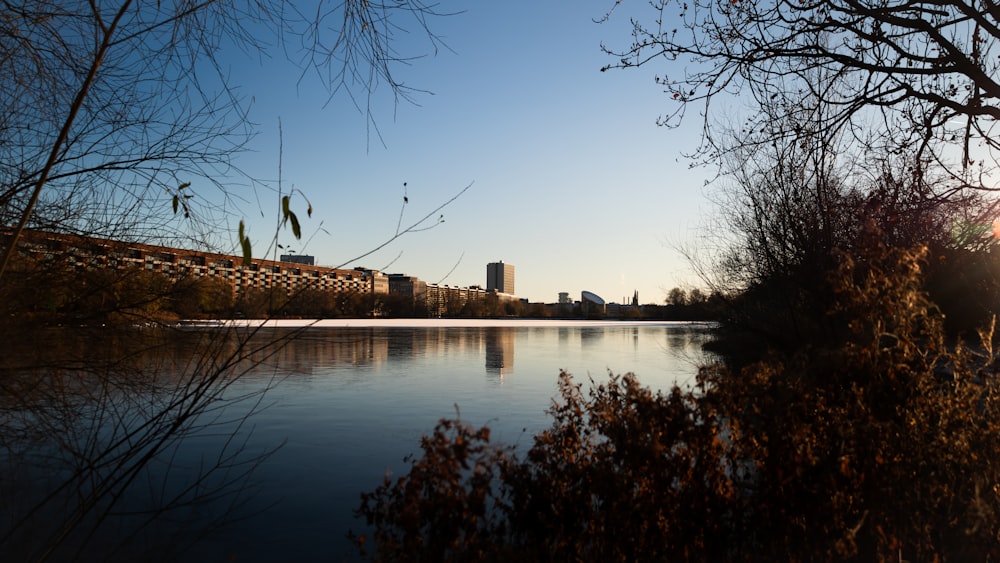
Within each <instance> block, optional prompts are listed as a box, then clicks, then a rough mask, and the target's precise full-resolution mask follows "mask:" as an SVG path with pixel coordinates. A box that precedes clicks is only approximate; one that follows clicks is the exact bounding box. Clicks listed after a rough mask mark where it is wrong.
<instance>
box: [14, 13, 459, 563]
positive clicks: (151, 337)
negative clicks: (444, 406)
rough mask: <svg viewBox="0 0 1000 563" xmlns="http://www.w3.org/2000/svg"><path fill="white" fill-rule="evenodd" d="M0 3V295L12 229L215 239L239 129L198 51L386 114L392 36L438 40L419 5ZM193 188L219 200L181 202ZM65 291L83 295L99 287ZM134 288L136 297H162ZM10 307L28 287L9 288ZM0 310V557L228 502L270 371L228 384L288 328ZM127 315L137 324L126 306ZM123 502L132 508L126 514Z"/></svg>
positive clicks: (232, 197)
mask: <svg viewBox="0 0 1000 563" xmlns="http://www.w3.org/2000/svg"><path fill="white" fill-rule="evenodd" d="M0 1H2V10H0V132H2V133H0V224H2V225H3V226H4V227H5V232H4V233H3V234H4V236H3V237H2V239H0V240H2V243H0V249H2V263H0V289H2V290H3V291H2V292H0V293H2V294H4V295H6V294H9V293H10V291H8V290H11V289H12V288H13V286H14V285H15V284H13V283H12V278H13V276H10V275H9V273H8V274H5V271H7V270H8V268H9V267H10V266H11V264H16V263H17V262H18V260H19V259H18V256H17V248H18V244H19V238H20V235H21V233H22V232H23V229H25V228H28V227H41V228H47V229H53V230H59V231H66V232H73V233H80V234H87V235H97V236H103V237H107V238H120V237H126V236H127V237H128V238H130V239H132V240H135V239H136V238H138V237H139V236H140V235H141V236H142V237H143V238H146V239H154V240H159V241H165V240H170V238H171V237H177V236H191V237H194V238H196V239H197V240H199V241H201V242H204V240H205V239H206V237H208V236H209V234H210V232H211V231H217V230H218V225H219V224H220V223H221V222H222V221H223V220H224V219H225V218H227V217H228V216H229V215H230V214H231V213H232V211H233V209H234V208H235V207H237V206H236V204H237V203H238V202H239V201H240V198H241V197H243V196H242V195H241V194H239V193H234V192H233V191H231V188H230V187H227V186H228V185H224V181H223V180H224V179H231V178H233V177H234V176H238V175H239V174H241V172H240V171H239V170H237V169H236V168H235V167H234V164H233V163H234V161H233V156H234V154H236V153H237V152H238V151H239V150H240V149H241V148H242V147H243V146H244V145H245V143H246V142H247V140H248V139H249V138H250V137H251V136H252V135H253V133H254V131H253V127H252V125H251V124H250V122H249V121H248V119H247V109H248V105H247V103H246V100H245V99H243V98H242V97H241V95H240V94H239V92H238V89H237V86H238V85H236V84H232V83H230V82H229V80H228V76H227V74H226V71H225V69H224V68H223V66H222V65H221V63H220V60H219V59H218V58H217V57H218V56H219V53H223V52H230V51H232V50H233V49H242V50H243V51H244V52H245V53H246V54H247V55H249V56H268V55H270V54H271V52H272V51H278V52H280V53H282V54H283V56H286V57H287V58H289V59H290V60H291V61H292V62H293V63H296V64H298V65H299V67H300V68H301V69H302V74H303V79H304V80H305V79H308V80H313V79H318V80H319V82H320V86H321V87H324V88H326V89H327V92H329V94H330V95H331V96H333V95H336V94H338V93H339V92H342V91H343V92H345V93H346V94H348V95H350V96H351V98H352V100H353V101H354V103H355V104H356V105H357V107H358V108H359V110H361V111H362V112H365V113H368V112H370V111H371V109H372V102H371V100H372V98H371V96H372V92H373V91H374V90H375V89H376V88H378V87H387V88H388V89H389V90H390V91H391V92H393V93H394V95H395V96H396V99H397V100H405V99H408V97H409V96H410V95H412V94H413V93H414V91H413V90H412V89H410V88H409V87H408V86H407V85H405V84H403V83H401V82H399V81H397V80H396V79H395V78H394V76H393V68H394V67H395V65H396V64H397V63H400V62H404V61H407V60H408V59H409V58H411V55H409V54H404V53H400V52H397V51H396V48H395V42H394V38H395V36H396V34H397V33H398V32H399V30H401V29H408V30H411V31H412V30H414V29H415V30H420V31H423V32H424V33H426V35H427V38H428V45H429V46H430V47H431V48H432V49H436V48H437V47H438V46H439V43H438V41H437V39H436V38H435V37H434V35H433V34H432V33H431V32H430V30H429V27H428V22H429V18H431V17H432V16H435V15H438V13H437V12H436V11H435V7H434V6H433V5H430V4H425V3H424V2H423V1H422V0H407V1H404V2H395V1H393V2H371V1H367V0H365V1H355V0H347V1H346V2H336V3H327V2H321V3H319V4H318V5H315V4H314V5H310V8H309V10H308V11H305V10H302V9H300V7H298V6H297V5H295V4H294V3H292V2H287V1H285V0H255V1H251V2H247V3H243V2H229V1H223V0H217V1H213V0H203V1H199V0H182V1H178V2H144V1H141V0H117V1H107V2H102V1H100V0H79V1H61V0H60V1H47V0H39V1H34V0H33V1H30V2H29V1H16V0H0ZM368 115H369V119H371V116H370V113H368ZM195 179H197V180H198V181H199V182H204V183H205V184H214V185H215V187H216V188H217V189H218V190H219V194H218V195H216V196H214V197H190V196H191V195H192V194H191V193H190V192H192V191H194V190H193V189H192V188H190V187H188V182H191V181H192V180H195ZM247 181H248V182H252V181H253V179H248V180H247ZM199 189H200V188H199ZM201 195H202V196H204V195H205V194H203V193H202V194H201ZM281 195H283V194H280V193H279V196H281ZM281 201H282V206H283V207H284V209H282V212H283V217H284V218H285V219H287V218H288V217H289V216H290V215H289V209H288V200H287V199H281ZM210 202H214V203H210ZM291 216H294V215H291ZM179 217H183V218H185V219H187V221H184V222H183V223H182V224H178V223H177V222H176V218H179ZM420 225H421V224H420V223H418V226H420ZM8 227H9V228H8ZM412 229H413V228H412V227H411V229H410V230H403V231H398V232H397V233H396V236H397V237H398V236H400V235H401V234H402V233H405V232H412ZM240 239H241V243H242V242H243V239H244V236H242V233H241V236H240ZM19 267H20V266H19ZM25 268H27V269H26V270H24V272H28V273H30V274H31V277H30V278H26V279H30V281H31V283H33V284H36V285H35V287H48V286H47V285H46V280H47V281H49V282H51V281H54V280H55V278H54V277H53V276H54V275H57V274H58V275H60V276H62V277H61V278H60V279H59V280H58V281H59V283H73V282H74V280H73V279H72V276H64V275H63V274H64V273H65V272H63V271H62V270H61V269H60V268H48V267H34V268H32V266H31V265H30V264H27V265H25ZM19 273H22V272H20V271H19ZM139 273H141V272H139ZM112 277H114V278H115V279H116V281H122V280H123V279H125V278H131V277H135V276H131V273H130V272H125V273H122V274H121V275H120V276H119V275H116V276H112ZM77 281H79V280H77ZM126 281H128V280H126ZM22 289H23V291H21V290H22ZM83 289H84V291H83V292H82V293H81V295H84V298H89V297H90V296H93V295H97V293H99V292H91V291H89V289H88V288H83ZM145 291H146V293H149V294H150V295H147V296H145V297H140V299H139V301H143V302H149V301H150V300H155V299H159V298H162V297H164V296H163V295H152V293H153V292H154V290H153V289H152V288H149V287H146V288H145ZM15 293H19V294H20V295H23V296H26V299H29V300H30V299H32V295H34V296H35V297H34V298H35V299H37V297H38V295H39V294H38V293H37V292H35V293H34V294H33V293H32V292H31V287H28V286H25V287H23V288H20V289H18V291H17V292H15ZM49 295H56V292H50V293H49ZM64 296H65V295H63V294H60V295H59V296H58V298H59V299H61V298H63V297H64ZM31 305H35V306H37V305H41V304H39V303H33V304H31ZM15 312H17V313H21V314H19V315H15V316H11V315H4V318H3V319H2V320H0V337H2V338H3V340H4V341H5V342H6V343H7V346H6V348H5V354H4V358H2V359H0V374H2V376H3V377H0V474H2V475H4V477H3V478H2V479H0V558H2V559H5V560H7V559H10V560H24V561H44V560H72V559H94V558H96V557H98V556H99V557H101V558H102V559H113V558H120V559H123V560H130V559H135V558H136V557H138V555H137V554H136V552H134V551H131V549H133V548H134V547H135V545H136V544H134V543H130V542H131V540H135V539H137V538H141V535H142V534H143V532H144V530H146V529H147V526H148V525H149V524H150V523H151V522H153V521H154V520H156V519H159V518H160V517H162V516H164V515H169V514H177V513H178V511H183V510H185V509H190V507H192V506H195V505H197V504H198V503H202V502H215V501H218V500H219V499H220V498H221V499H228V500H229V501H231V503H236V504H238V502H239V501H240V500H241V499H245V498H246V495H245V493H246V491H245V490H244V489H243V487H244V486H245V484H246V480H245V479H246V477H247V475H248V474H249V472H250V471H251V470H252V469H253V467H254V466H255V465H256V464H257V463H259V462H260V461H262V460H263V459H265V458H266V456H267V455H268V451H263V452H261V451H247V449H246V441H245V440H246V437H247V435H248V433H249V432H250V431H251V428H250V420H251V419H250V417H251V415H252V414H253V413H254V412H256V411H257V410H258V409H259V408H260V407H261V406H262V404H263V403H262V402H261V401H262V400H263V393H264V392H265V391H266V390H267V389H268V388H269V387H270V385H271V384H273V383H275V382H276V381H277V380H278V379H280V374H276V375H275V377H274V379H273V380H271V381H270V383H268V384H266V385H264V386H262V387H257V388H255V390H251V391H249V392H248V391H244V390H242V388H236V387H234V383H236V382H238V381H240V377H241V375H242V374H244V373H246V372H247V371H248V370H250V369H255V368H256V366H259V365H260V364H261V362H262V361H264V360H266V359H267V358H270V357H272V356H273V354H274V353H275V352H276V351H277V350H279V349H280V348H281V346H282V344H283V343H284V342H286V341H287V339H288V338H292V337H294V336H295V334H294V333H290V334H283V335H278V336H268V337H261V336H260V335H258V334H257V333H256V331H255V330H245V331H244V330H239V329H233V330H220V331H214V332H209V333H196V334H178V333H177V332H176V331H172V330H167V329H164V328H162V327H161V328H159V329H155V330H153V329H143V330H140V331H137V329H135V328H132V329H130V330H127V331H124V332H122V331H116V330H113V329H111V328H109V327H101V328H97V327H94V326H90V327H89V328H86V329H81V330H64V329H59V328H50V327H45V326H40V327H39V326H26V324H25V323H24V321H25V320H26V319H27V318H28V314H27V313H29V312H30V311H29V307H25V308H22V309H21V310H19V311H15ZM129 314H131V315H138V316H135V317H134V319H135V320H139V321H141V320H142V319H141V318H140V317H141V315H142V311H141V310H140V308H135V307H131V308H130V312H129ZM150 320H155V319H150ZM208 430H211V431H213V432H217V433H221V435H223V436H227V437H228V438H227V439H226V440H225V441H223V445H222V446H221V448H220V449H219V450H218V451H215V452H211V455H208V456H206V457H205V458H204V459H202V460H200V461H199V462H197V463H194V464H191V463H187V462H182V461H181V459H180V457H178V456H180V455H181V454H180V452H181V445H182V444H183V443H185V442H186V441H187V440H189V439H191V438H192V437H193V436H196V435H199V434H202V433H204V432H206V431H208ZM143 490H145V491H146V492H147V493H148V494H147V495H145V498H147V499H148V502H145V503H139V504H136V503H137V502H138V501H137V500H136V499H137V498H141V496H138V495H137V492H141V491H143ZM123 519H124V520H123ZM125 521H127V524H123V522H125ZM148 555H149V554H148V553H144V554H142V557H143V558H145V557H146V556H148ZM158 555H159V556H160V557H161V558H164V559H166V558H169V557H171V556H175V555H176V552H175V551H162V552H160V553H158Z"/></svg>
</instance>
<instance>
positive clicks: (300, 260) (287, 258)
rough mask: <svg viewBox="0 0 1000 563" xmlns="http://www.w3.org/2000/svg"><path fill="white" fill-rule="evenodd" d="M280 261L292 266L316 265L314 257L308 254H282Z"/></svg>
mask: <svg viewBox="0 0 1000 563" xmlns="http://www.w3.org/2000/svg"><path fill="white" fill-rule="evenodd" d="M281 261H282V262H291V263H293V264H305V265H306V266H315V265H316V257H315V256H310V255H308V254H282V255H281Z"/></svg>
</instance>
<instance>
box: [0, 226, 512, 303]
mask: <svg viewBox="0 0 1000 563" xmlns="http://www.w3.org/2000/svg"><path fill="white" fill-rule="evenodd" d="M10 236H11V234H10V231H4V232H2V237H3V239H4V243H5V244H4V246H6V243H7V241H9V240H10ZM18 247H19V254H20V255H21V256H24V257H30V258H34V259H36V260H38V261H40V262H42V263H44V262H47V261H52V260H56V259H58V260H60V261H62V262H63V263H65V264H68V265H69V266H70V267H73V268H77V269H91V268H114V269H124V268H141V269H144V270H148V271H152V272H159V273H162V274H163V275H165V276H166V277H168V278H169V279H172V280H175V281H176V280H179V279H184V278H189V277H204V276H207V277H212V278H218V279H222V280H225V281H226V282H228V283H229V284H230V286H231V287H232V290H233V294H234V295H239V294H241V293H243V292H245V291H249V290H253V289H264V290H270V289H281V290H284V291H285V292H286V293H287V294H288V295H292V294H294V293H295V292H297V291H300V290H303V289H307V288H309V289H317V290H320V291H330V292H337V293H339V292H356V293H363V294H374V295H385V294H388V293H394V294H401V295H406V296H409V297H411V298H412V299H414V302H420V303H422V304H425V305H426V309H427V311H428V314H430V315H446V314H451V313H454V312H457V311H459V310H461V308H462V307H463V306H464V305H465V304H466V303H468V302H470V301H477V300H482V299H486V297H487V296H488V295H491V294H498V292H497V291H496V290H492V289H490V290H484V289H482V288H480V287H478V286H472V287H456V286H448V285H443V286H442V285H437V284H428V283H426V282H423V281H421V280H420V279H419V278H416V277H414V276H407V275H403V274H392V275H386V274H384V273H382V272H379V271H377V270H369V269H364V268H356V269H354V270H343V269H336V268H327V267H324V266H313V265H309V264H303V263H296V262H288V261H273V260H263V259H252V260H250V263H249V264H244V263H243V259H242V257H239V256H233V255H228V254H218V253H212V252H200V251H195V250H184V249H179V248H171V247H166V246H156V245H149V244H139V243H129V242H120V241H114V240H108V239H99V238H91V237H83V236H77V235H67V234H58V233H48V232H41V231H25V232H24V233H23V234H22V236H21V238H20V239H19V242H18ZM498 297H499V298H500V299H501V301H506V300H511V299H516V298H515V297H514V296H513V295H508V294H503V293H499V295H498Z"/></svg>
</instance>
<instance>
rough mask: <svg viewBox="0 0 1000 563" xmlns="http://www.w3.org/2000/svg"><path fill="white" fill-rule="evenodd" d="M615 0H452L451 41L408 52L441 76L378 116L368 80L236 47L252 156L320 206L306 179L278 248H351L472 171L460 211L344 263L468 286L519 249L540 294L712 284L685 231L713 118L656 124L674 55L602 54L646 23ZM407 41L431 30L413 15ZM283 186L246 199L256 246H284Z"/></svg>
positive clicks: (327, 255) (691, 222) (529, 284)
mask: <svg viewBox="0 0 1000 563" xmlns="http://www.w3.org/2000/svg"><path fill="white" fill-rule="evenodd" d="M612 6H613V3H611V2H605V1H593V0H592V1H588V2H583V3H574V4H573V5H572V6H560V5H555V4H544V5H534V4H529V3H528V2H512V3H506V4H503V5H485V4H476V5H471V6H460V5H458V3H457V2H449V3H445V4H443V5H442V6H441V10H442V11H445V12H448V11H458V9H464V12H462V13H458V14H455V15H451V16H447V17H442V18H437V19H435V20H433V21H431V22H430V25H431V28H432V30H433V31H434V32H435V33H436V34H437V35H438V36H439V37H440V38H441V40H442V41H443V42H444V43H446V44H447V46H448V48H450V49H451V50H450V51H449V50H447V49H443V50H440V51H439V52H438V54H437V55H436V56H429V57H427V58H424V59H419V60H414V61H412V62H411V64H410V65H409V66H405V67H402V68H399V69H397V72H398V74H397V78H398V79H400V80H401V81H403V82H404V83H406V84H407V85H408V86H411V87H413V88H416V89H425V90H428V91H429V93H417V94H416V96H415V101H416V104H410V103H407V102H401V103H399V104H398V105H396V106H394V104H393V100H392V99H391V92H389V91H388V89H385V88H382V89H379V90H378V91H377V92H376V93H375V95H374V96H373V97H372V113H373V116H374V119H375V124H376V125H377V130H374V129H369V128H368V125H369V124H368V123H367V122H366V116H365V114H364V113H363V112H359V111H358V109H357V108H356V107H355V105H354V102H353V101H352V100H351V98H350V97H348V96H346V95H344V93H343V92H341V93H339V94H338V95H336V96H334V97H333V98H328V94H327V92H326V91H325V90H323V89H322V88H320V87H318V86H316V85H315V84H313V83H312V82H311V81H310V77H308V76H307V77H302V76H301V71H299V70H298V69H297V68H296V67H295V66H294V65H292V64H290V63H287V62H286V61H285V60H284V59H283V58H282V56H281V55H274V56H272V57H271V58H270V59H268V60H265V61H263V62H260V63H259V64H258V62H256V61H248V60H246V57H245V56H234V57H233V58H232V62H231V66H230V68H228V69H226V72H227V73H228V74H229V75H230V76H231V77H232V78H231V80H232V82H233V84H235V85H238V86H239V87H240V92H241V93H242V94H243V95H244V96H246V97H248V98H251V99H252V100H253V104H252V106H251V111H250V116H249V117H250V119H251V120H252V121H253V122H255V123H257V124H258V130H259V135H258V136H257V137H256V138H255V139H254V140H253V141H252V142H251V145H250V147H249V148H250V149H251V151H252V152H248V153H246V154H242V155H239V156H238V157H237V160H236V164H237V166H239V167H240V168H241V169H243V170H244V171H245V172H246V173H247V174H249V175H250V176H251V177H255V178H262V179H265V180H268V179H269V180H270V181H271V186H276V185H277V177H278V170H279V168H280V170H281V185H282V190H283V193H285V194H287V193H289V191H290V190H292V189H294V190H296V191H297V192H300V193H301V194H304V195H305V197H306V198H307V199H308V201H309V202H310V203H311V205H312V208H313V214H312V217H311V218H309V219H305V213H304V212H303V211H304V208H305V206H306V205H307V204H306V203H305V200H304V199H302V198H300V197H299V196H298V195H295V196H293V208H295V209H298V210H299V212H298V214H299V217H300V219H302V232H303V237H302V240H301V241H296V240H294V239H293V238H292V237H291V234H290V233H289V232H288V231H287V230H285V231H282V233H281V235H280V238H279V243H280V244H282V246H283V247H284V248H283V249H280V250H277V249H271V253H272V254H273V253H275V252H277V253H287V252H288V251H289V250H294V251H295V252H296V253H300V254H311V255H314V256H316V261H317V264H322V265H339V264H341V263H342V262H343V261H346V260H349V259H350V258H352V257H354V256H358V255H360V254H362V253H364V252H366V251H368V250H370V249H372V248H375V247H377V246H378V245H380V244H382V243H383V242H385V241H386V240H387V239H389V238H390V237H391V236H392V234H393V233H394V232H395V231H396V230H397V229H398V228H400V227H399V226H400V225H402V226H404V227H405V226H406V225H408V224H410V223H412V222H413V221H415V220H416V219H418V218H419V217H422V216H424V215H425V214H427V213H429V212H430V211H431V210H433V209H434V208H436V207H437V206H439V205H441V204H442V203H444V202H446V201H447V200H448V199H450V198H451V197H453V196H454V195H455V194H457V193H459V192H460V191H461V190H462V189H463V188H465V187H466V186H468V185H469V184H472V187H471V188H470V189H469V190H468V191H467V192H465V193H464V194H463V195H462V196H461V197H459V198H458V199H456V200H455V201H454V202H453V203H452V204H451V205H449V206H448V207H447V208H446V209H444V210H443V216H444V222H443V223H440V224H438V225H437V226H435V227H433V228H431V229H429V230H424V231H422V232H417V233H411V234H409V235H406V236H404V237H402V238H401V239H399V240H396V241H394V242H392V243H391V244H388V245H386V246H385V248H382V249H381V250H379V251H378V252H375V253H373V254H372V255H370V256H367V257H366V258H364V259H362V260H358V261H354V262H350V263H348V264H346V265H345V266H344V267H347V268H354V267H358V266H361V267H366V268H372V269H378V270H382V271H385V272H390V273H397V272H398V273H404V274H409V275H413V276H417V277H419V278H421V279H423V280H426V281H427V282H428V283H440V284H451V285H462V286H467V285H476V284H479V283H481V279H482V278H483V273H482V269H483V265H484V264H487V263H489V262H494V261H498V260H503V261H504V262H509V263H512V264H516V265H517V294H518V296H519V297H522V298H526V299H528V300H530V301H533V302H554V301H556V300H557V298H558V293H559V292H563V291H566V292H569V293H570V294H578V293H579V292H580V291H583V290H587V291H592V292H594V293H596V294H598V295H602V296H604V297H605V298H607V299H609V300H618V299H619V298H620V297H621V296H623V295H625V296H631V295H632V293H633V291H636V290H637V291H638V292H639V295H640V297H641V299H642V301H643V302H646V303H662V302H663V300H664V299H665V297H666V293H667V291H668V290H669V289H670V288H672V287H678V286H679V287H690V286H698V285H700V284H699V283H698V281H697V278H696V277H695V276H694V275H693V273H692V271H691V268H690V266H689V265H688V264H687V262H686V260H685V259H684V258H683V257H682V256H681V255H680V253H678V252H677V251H676V250H675V249H674V248H672V246H674V245H687V246H690V245H692V244H693V243H694V241H695V240H696V239H697V237H698V236H699V234H700V233H701V231H700V230H699V229H701V228H702V227H703V225H704V223H703V217H704V216H705V212H704V211H705V208H707V207H708V205H709V204H708V202H707V200H706V198H705V194H704V189H703V186H704V179H705V177H706V176H707V173H706V172H705V171H703V170H691V169H689V166H688V163H687V161H685V160H684V158H683V157H682V155H681V153H682V151H683V150H685V149H687V150H690V149H692V148H693V147H694V145H695V144H696V143H697V141H698V137H697V136H696V135H693V134H691V133H690V131H691V130H692V129H697V126H698V125H699V124H697V123H694V124H693V126H694V127H692V123H688V124H686V125H685V128H683V129H680V130H674V129H666V128H662V127H659V126H657V125H656V119H657V117H658V116H660V115H661V114H662V113H665V112H667V111H669V110H670V105H669V100H668V99H667V96H666V95H664V94H663V93H662V92H661V91H660V90H659V89H658V88H657V87H656V85H655V83H654V80H653V77H654V75H655V74H656V72H657V71H658V70H659V71H662V69H661V68H658V66H659V65H653V66H651V67H650V68H648V69H642V70H635V71H627V72H626V71H609V72H605V73H602V72H600V68H601V67H602V66H603V65H605V64H607V63H609V62H612V60H611V58H610V57H609V56H607V55H605V54H603V53H602V52H601V49H600V45H601V41H604V42H605V43H606V44H608V45H609V46H623V45H627V43H628V41H629V39H630V35H629V31H630V28H629V25H628V17H629V15H630V14H628V13H624V12H622V13H616V14H615V15H614V17H612V18H611V20H610V21H609V22H608V23H604V24H596V23H594V21H593V20H594V19H597V18H600V17H601V16H602V15H603V14H604V11H605V10H606V9H608V8H610V7H612ZM623 9H624V8H622V7H619V10H623ZM643 14H645V17H646V18H647V19H648V17H649V15H648V9H646V10H643V11H642V12H640V13H639V14H638V17H644V15H643ZM512 31H516V34H515V33H512ZM397 48H398V49H399V50H400V51H401V52H402V53H404V54H410V53H415V52H416V53H419V52H426V51H428V49H430V48H431V45H430V44H429V42H428V41H427V40H426V38H422V37H421V36H420V35H419V33H417V32H413V33H412V34H410V35H409V36H407V37H405V38H403V40H402V42H400V43H397ZM223 60H229V59H227V58H226V56H225V54H223ZM324 106H325V107H324ZM279 121H280V130H281V134H280V135H279V132H278V131H279ZM383 143H384V144H383ZM404 184H405V185H404ZM195 187H197V186H195ZM268 197H271V194H270V193H268V192H266V191H260V192H254V193H253V194H248V195H245V196H244V197H243V199H244V200H245V201H247V202H249V203H248V205H246V206H245V207H244V208H242V209H240V210H239V213H240V214H242V216H243V217H245V219H246V221H247V226H248V232H249V234H250V236H251V237H255V247H254V256H255V257H262V258H264V257H270V255H271V254H267V255H265V254H263V252H262V251H263V249H264V247H266V246H267V240H266V237H267V233H268V232H273V230H274V224H275V220H274V219H273V218H272V217H271V216H270V215H271V214H270V210H271V209H272V207H270V206H269V205H271V204H268V202H267V198H268ZM404 197H405V198H406V203H405V204H404ZM255 206H256V207H255ZM261 210H264V211H263V212H262V211H261ZM265 214H267V215H268V217H266V218H265V217H263V215H265ZM435 217H436V214H435ZM231 227H233V228H229V231H230V232H235V228H234V226H231Z"/></svg>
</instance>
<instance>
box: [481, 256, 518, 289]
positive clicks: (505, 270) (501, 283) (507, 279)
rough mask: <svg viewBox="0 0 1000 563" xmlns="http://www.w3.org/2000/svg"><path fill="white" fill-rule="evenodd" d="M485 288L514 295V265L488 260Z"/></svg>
mask: <svg viewBox="0 0 1000 563" xmlns="http://www.w3.org/2000/svg"><path fill="white" fill-rule="evenodd" d="M486 289H487V290H488V291H492V290H496V291H499V292H500V293H507V294H510V295H514V265H513V264H504V263H503V260H501V261H500V262H490V263H489V264H487V265H486Z"/></svg>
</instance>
